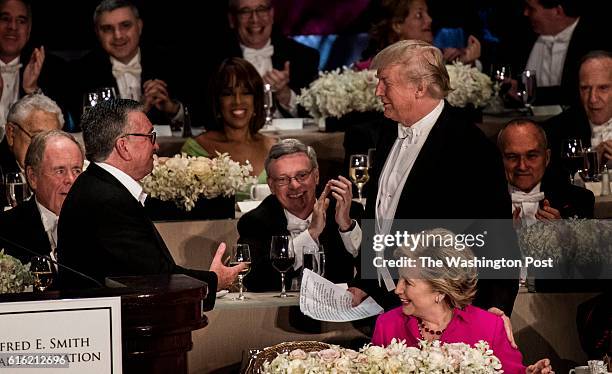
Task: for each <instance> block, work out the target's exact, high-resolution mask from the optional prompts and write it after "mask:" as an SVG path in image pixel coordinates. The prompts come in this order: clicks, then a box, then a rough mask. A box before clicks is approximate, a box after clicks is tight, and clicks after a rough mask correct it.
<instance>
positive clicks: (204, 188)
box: [140, 152, 256, 212]
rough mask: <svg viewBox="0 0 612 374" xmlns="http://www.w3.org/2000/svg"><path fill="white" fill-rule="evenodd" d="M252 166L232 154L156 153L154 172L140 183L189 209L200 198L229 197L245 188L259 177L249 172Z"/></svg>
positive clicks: (150, 192) (159, 195)
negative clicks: (162, 155)
mask: <svg viewBox="0 0 612 374" xmlns="http://www.w3.org/2000/svg"><path fill="white" fill-rule="evenodd" d="M252 170H253V167H252V166H251V164H249V163H248V162H247V164H246V165H240V164H239V163H238V162H236V161H233V160H232V159H231V158H230V156H229V154H227V153H218V152H217V157H215V158H207V157H192V156H187V155H185V154H178V155H175V156H174V157H171V158H163V157H157V156H154V161H153V171H152V172H151V174H149V175H148V176H147V177H145V178H144V179H143V180H142V181H141V182H140V183H141V184H142V188H143V190H144V191H145V192H146V193H147V194H149V195H150V196H151V197H154V198H157V199H160V200H162V201H174V202H175V203H176V205H177V206H178V207H179V208H182V209H185V211H187V212H189V211H191V209H192V208H193V207H194V206H195V203H196V202H197V201H198V199H199V198H200V197H204V198H208V199H211V198H215V197H218V196H224V197H230V196H233V195H235V194H236V191H239V190H244V189H245V188H246V187H247V186H248V185H249V184H253V183H255V181H256V179H255V178H254V177H252V176H251V175H250V173H251V171H252Z"/></svg>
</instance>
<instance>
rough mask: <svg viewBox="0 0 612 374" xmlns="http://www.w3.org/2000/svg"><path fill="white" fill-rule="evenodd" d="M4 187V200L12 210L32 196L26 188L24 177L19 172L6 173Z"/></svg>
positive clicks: (28, 188)
mask: <svg viewBox="0 0 612 374" xmlns="http://www.w3.org/2000/svg"><path fill="white" fill-rule="evenodd" d="M4 185H5V188H6V200H7V201H8V202H9V204H10V205H11V207H13V208H14V207H16V206H17V205H19V204H20V203H22V202H24V201H26V200H27V199H29V198H30V196H32V191H31V190H30V187H28V183H27V182H26V178H25V175H23V173H21V172H8V173H6V175H5V176H4Z"/></svg>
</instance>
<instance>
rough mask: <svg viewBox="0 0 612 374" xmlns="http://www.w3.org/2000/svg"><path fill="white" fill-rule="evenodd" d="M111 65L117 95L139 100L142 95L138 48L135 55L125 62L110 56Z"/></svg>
mask: <svg viewBox="0 0 612 374" xmlns="http://www.w3.org/2000/svg"><path fill="white" fill-rule="evenodd" d="M110 60H111V64H112V66H113V77H115V80H116V81H117V87H118V88H119V97H120V98H122V99H132V100H136V101H140V98H141V97H142V79H141V75H142V67H141V65H140V49H138V52H137V53H136V56H134V58H133V59H132V60H131V61H130V62H128V63H127V64H124V63H122V62H121V61H119V60H117V59H116V58H114V57H113V56H110Z"/></svg>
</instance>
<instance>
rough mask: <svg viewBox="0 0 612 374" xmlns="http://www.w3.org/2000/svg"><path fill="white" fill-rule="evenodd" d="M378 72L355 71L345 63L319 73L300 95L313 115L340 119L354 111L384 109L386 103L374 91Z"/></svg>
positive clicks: (299, 97) (298, 98) (299, 102)
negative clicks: (334, 68)
mask: <svg viewBox="0 0 612 374" xmlns="http://www.w3.org/2000/svg"><path fill="white" fill-rule="evenodd" d="M377 84H378V78H376V71H374V70H362V71H355V70H353V69H350V68H348V67H346V66H344V67H343V68H342V69H340V68H338V69H336V70H332V71H329V72H319V78H318V79H316V80H315V81H314V82H312V83H311V84H310V86H309V87H308V88H302V91H301V93H300V95H299V96H298V97H297V102H298V104H300V105H302V106H303V107H304V108H306V110H308V113H310V115H311V116H312V117H313V118H316V119H319V118H326V117H335V118H340V117H342V116H344V115H345V114H347V113H350V112H367V111H382V110H383V105H382V102H381V101H380V99H379V98H378V97H376V95H375V94H374V93H375V91H376V85H377Z"/></svg>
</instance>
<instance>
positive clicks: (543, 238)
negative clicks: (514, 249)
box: [518, 218, 612, 275]
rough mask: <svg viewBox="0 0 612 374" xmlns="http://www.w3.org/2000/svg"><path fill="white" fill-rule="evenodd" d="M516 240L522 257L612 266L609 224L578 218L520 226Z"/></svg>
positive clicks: (611, 231) (611, 235)
mask: <svg viewBox="0 0 612 374" xmlns="http://www.w3.org/2000/svg"><path fill="white" fill-rule="evenodd" d="M518 239H519V246H520V248H521V252H522V254H523V256H531V257H534V258H537V259H548V258H551V259H553V262H554V263H556V264H558V263H567V264H573V265H579V266H589V265H597V266H600V265H605V264H611V263H612V222H610V221H604V220H594V219H579V218H570V219H565V220H554V221H538V222H537V223H535V224H533V225H531V226H527V227H522V228H521V229H520V230H519V231H518ZM591 275H592V274H591Z"/></svg>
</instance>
